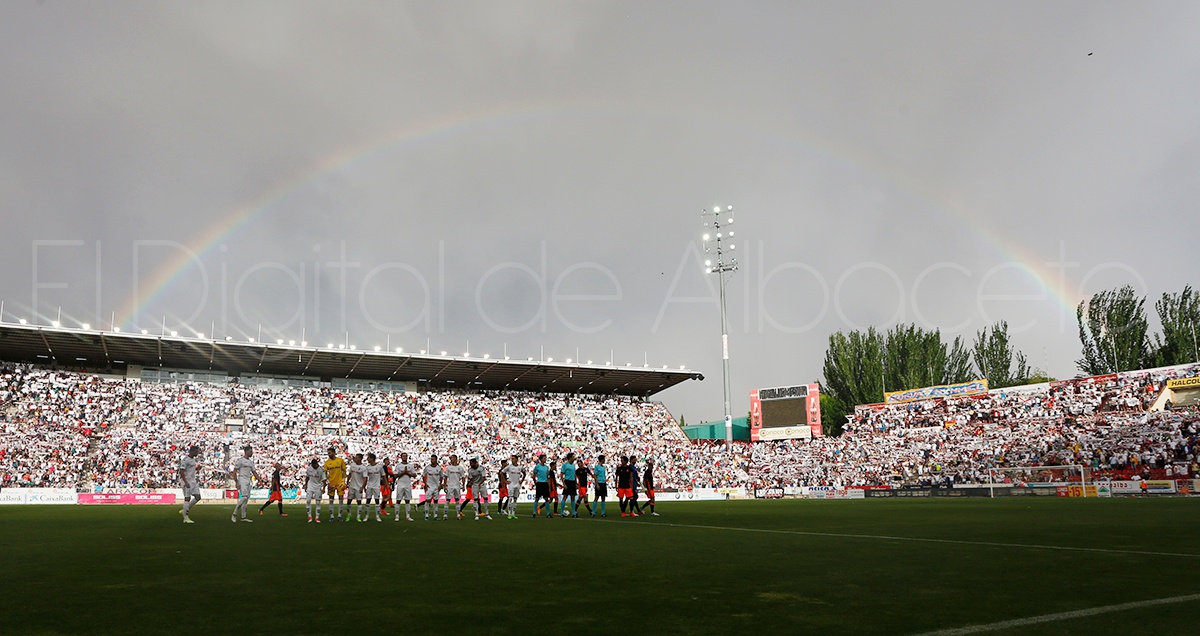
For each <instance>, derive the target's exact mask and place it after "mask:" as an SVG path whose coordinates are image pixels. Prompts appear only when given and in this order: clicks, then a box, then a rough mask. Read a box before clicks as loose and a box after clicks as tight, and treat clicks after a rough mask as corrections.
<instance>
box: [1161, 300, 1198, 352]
mask: <svg viewBox="0 0 1200 636" xmlns="http://www.w3.org/2000/svg"><path fill="white" fill-rule="evenodd" d="M1154 308H1155V309H1156V310H1157V311H1158V320H1159V322H1160V323H1162V334H1159V335H1155V337H1154V364H1155V365H1156V366H1170V365H1175V364H1186V363H1188V362H1200V346H1198V344H1197V330H1200V292H1197V291H1196V290H1194V289H1192V287H1191V286H1190V285H1189V286H1187V287H1184V288H1183V291H1182V292H1180V293H1178V294H1169V293H1165V294H1163V295H1162V298H1160V299H1158V302H1156V303H1154Z"/></svg>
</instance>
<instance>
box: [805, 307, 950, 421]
mask: <svg viewBox="0 0 1200 636" xmlns="http://www.w3.org/2000/svg"><path fill="white" fill-rule="evenodd" d="M824 371H825V381H824V382H823V384H822V389H821V391H822V393H821V421H822V427H823V428H824V430H826V431H827V434H838V433H840V432H841V430H842V425H843V424H844V423H845V416H846V415H847V414H850V413H852V412H853V411H854V407H855V406H857V405H859V404H872V403H876V402H882V401H883V398H884V393H885V392H887V391H895V390H899V389H912V388H918V387H924V386H933V385H936V384H945V383H950V382H965V381H967V380H970V379H972V376H973V369H972V366H971V354H970V351H969V349H968V348H967V347H966V345H965V344H964V343H963V340H962V338H957V337H956V338H955V339H954V340H953V341H951V342H950V344H946V343H944V342H942V336H941V333H940V332H939V331H937V330H933V331H926V330H924V329H921V328H920V327H917V326H916V325H913V324H907V325H897V326H895V327H893V328H892V329H890V330H888V331H887V333H886V334H881V333H880V332H879V331H877V330H876V329H875V328H874V327H871V328H869V329H867V331H866V332H862V331H851V332H849V333H843V332H840V331H839V332H837V333H834V334H832V335H830V336H829V348H828V349H826V351H825V367H824ZM826 396H828V397H826Z"/></svg>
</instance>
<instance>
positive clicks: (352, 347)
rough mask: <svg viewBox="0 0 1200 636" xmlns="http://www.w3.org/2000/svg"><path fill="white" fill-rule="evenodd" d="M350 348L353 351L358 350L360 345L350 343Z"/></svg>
mask: <svg viewBox="0 0 1200 636" xmlns="http://www.w3.org/2000/svg"><path fill="white" fill-rule="evenodd" d="M350 350H351V351H358V347H357V346H356V345H350Z"/></svg>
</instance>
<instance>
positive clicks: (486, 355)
mask: <svg viewBox="0 0 1200 636" xmlns="http://www.w3.org/2000/svg"><path fill="white" fill-rule="evenodd" d="M491 357H492V356H491V354H487V353H485V354H483V359H484V360H488V359H490V358H491Z"/></svg>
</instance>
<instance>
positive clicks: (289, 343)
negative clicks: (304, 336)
mask: <svg viewBox="0 0 1200 636" xmlns="http://www.w3.org/2000/svg"><path fill="white" fill-rule="evenodd" d="M288 346H289V347H294V346H296V341H295V340H288Z"/></svg>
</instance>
